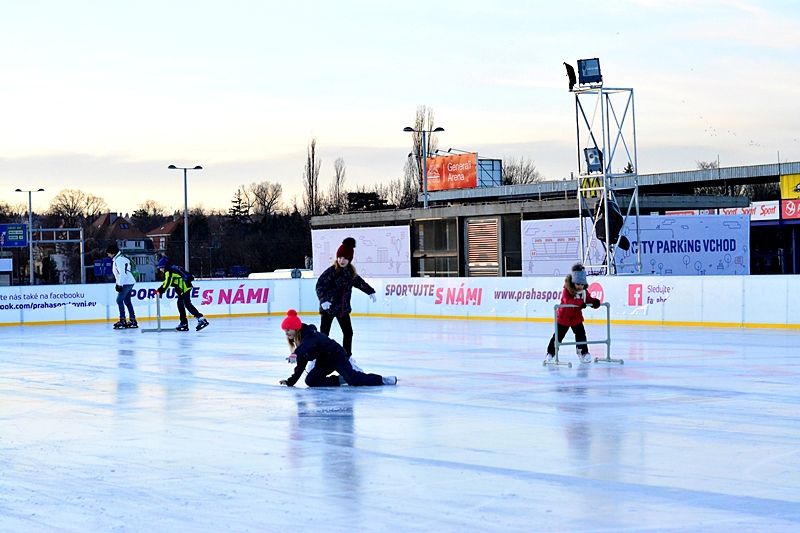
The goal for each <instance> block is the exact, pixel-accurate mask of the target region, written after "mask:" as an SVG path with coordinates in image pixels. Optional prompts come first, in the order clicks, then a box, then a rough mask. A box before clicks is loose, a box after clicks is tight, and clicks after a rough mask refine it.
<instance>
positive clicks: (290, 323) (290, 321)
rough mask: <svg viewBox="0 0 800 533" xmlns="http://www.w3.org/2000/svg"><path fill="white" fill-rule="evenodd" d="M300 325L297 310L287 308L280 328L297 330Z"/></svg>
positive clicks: (301, 323)
mask: <svg viewBox="0 0 800 533" xmlns="http://www.w3.org/2000/svg"><path fill="white" fill-rule="evenodd" d="M302 325H303V322H302V321H301V320H300V317H299V316H297V311H295V310H294V309H289V310H288V311H286V318H284V319H283V322H281V329H283V330H284V331H285V330H287V329H293V330H298V329H300V327H301V326H302Z"/></svg>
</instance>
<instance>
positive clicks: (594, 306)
mask: <svg viewBox="0 0 800 533" xmlns="http://www.w3.org/2000/svg"><path fill="white" fill-rule="evenodd" d="M598 307H600V300H595V301H594V303H593V304H592V309H597V308H598Z"/></svg>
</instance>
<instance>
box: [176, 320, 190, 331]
mask: <svg viewBox="0 0 800 533" xmlns="http://www.w3.org/2000/svg"><path fill="white" fill-rule="evenodd" d="M175 331H189V324H187V323H185V322H181V323H180V324H178V327H177V328H175Z"/></svg>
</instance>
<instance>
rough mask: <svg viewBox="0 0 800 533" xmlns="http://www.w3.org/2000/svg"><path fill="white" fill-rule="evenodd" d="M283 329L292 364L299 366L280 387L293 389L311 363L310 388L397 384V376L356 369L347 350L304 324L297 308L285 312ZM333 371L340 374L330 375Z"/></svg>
mask: <svg viewBox="0 0 800 533" xmlns="http://www.w3.org/2000/svg"><path fill="white" fill-rule="evenodd" d="M281 329H283V331H284V332H285V333H286V341H287V342H288V343H289V348H291V350H292V354H291V355H290V356H289V358H288V359H289V362H295V363H296V365H295V367H294V373H293V374H292V375H291V376H289V377H288V378H287V379H282V380H281V381H280V383H281V385H286V386H288V387H293V386H294V384H295V383H297V381H298V380H299V379H300V376H302V375H303V371H304V370H305V369H306V365H308V363H309V361H315V364H314V368H312V369H311V370H309V372H308V375H307V376H306V385H308V386H309V387H338V386H340V385H344V384H345V383H346V384H348V385H352V386H355V387H358V386H365V385H396V384H397V378H396V377H394V376H385V377H383V376H379V375H378V374H365V373H364V372H360V371H358V370H356V369H354V368H353V365H351V364H350V356H349V355H348V354H347V352H346V351H345V349H344V348H342V347H341V346H340V345H339V344H338V343H337V342H336V341H334V340H332V339H330V338H328V336H327V335H323V334H322V333H320V332H318V331H317V328H316V326H314V325H312V324H303V322H302V321H301V320H300V317H299V316H297V311H295V310H294V309H289V311H288V312H287V313H286V318H284V319H283V322H282V323H281ZM334 372H338V373H339V375H338V376H336V375H330V374H333V373H334Z"/></svg>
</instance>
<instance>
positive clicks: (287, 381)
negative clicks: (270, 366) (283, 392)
mask: <svg viewBox="0 0 800 533" xmlns="http://www.w3.org/2000/svg"><path fill="white" fill-rule="evenodd" d="M278 383H280V384H281V385H286V386H287V387H294V385H289V380H288V379H282V380H280V381H279V382H278Z"/></svg>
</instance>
